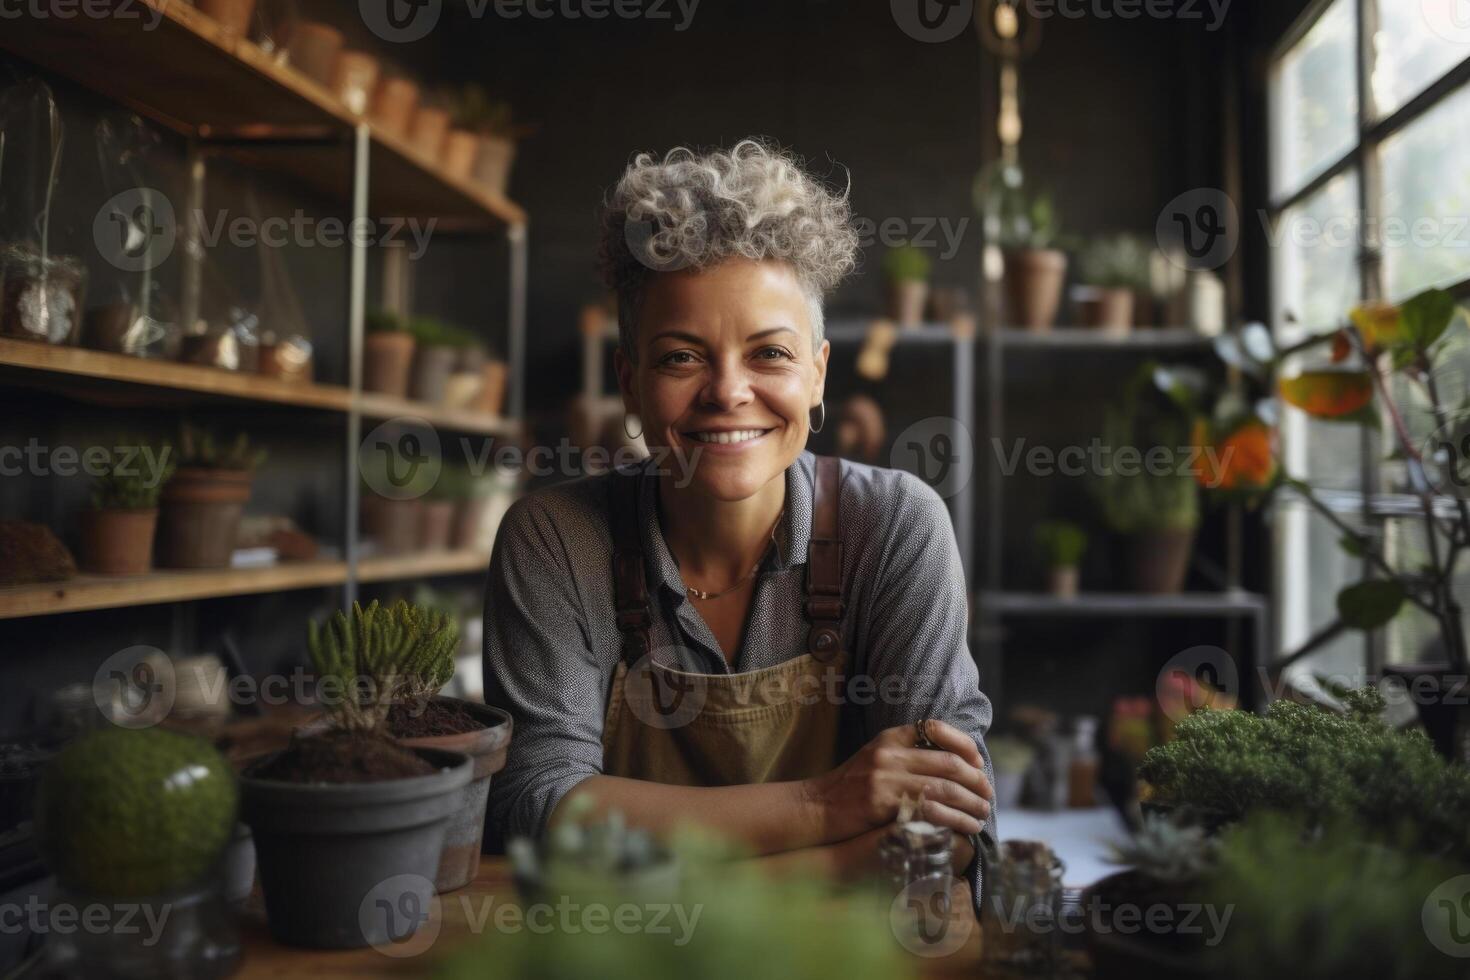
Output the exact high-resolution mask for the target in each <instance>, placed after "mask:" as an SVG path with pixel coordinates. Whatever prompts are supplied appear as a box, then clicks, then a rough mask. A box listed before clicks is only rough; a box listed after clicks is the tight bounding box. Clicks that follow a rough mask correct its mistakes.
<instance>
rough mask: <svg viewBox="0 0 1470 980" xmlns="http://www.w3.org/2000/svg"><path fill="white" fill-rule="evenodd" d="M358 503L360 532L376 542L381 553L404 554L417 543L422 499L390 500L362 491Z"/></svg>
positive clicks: (414, 547)
mask: <svg viewBox="0 0 1470 980" xmlns="http://www.w3.org/2000/svg"><path fill="white" fill-rule="evenodd" d="M361 507H362V531H363V534H365V535H366V536H367V537H369V538H371V539H372V540H373V541H374V542H375V543H376V544H377V546H378V552H379V553H380V554H384V555H406V554H410V553H412V552H413V551H414V549H416V548H417V547H418V544H419V522H420V519H421V518H420V516H419V515H420V514H421V513H422V511H423V508H424V502H423V501H422V500H420V499H419V498H417V497H413V498H410V499H408V500H393V499H392V498H390V497H382V496H379V495H378V494H375V493H365V494H363V497H362V504H361Z"/></svg>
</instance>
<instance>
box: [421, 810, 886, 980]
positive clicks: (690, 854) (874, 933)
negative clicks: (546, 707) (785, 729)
mask: <svg viewBox="0 0 1470 980" xmlns="http://www.w3.org/2000/svg"><path fill="white" fill-rule="evenodd" d="M672 852H673V855H674V859H675V860H676V861H677V864H678V869H679V880H678V893H677V896H676V898H675V899H674V900H673V901H672V902H669V901H667V900H665V899H649V898H644V897H642V896H641V895H640V894H638V893H637V891H636V890H635V891H634V892H632V893H630V892H628V891H627V890H625V888H624V882H625V876H624V875H621V874H619V873H617V872H608V873H603V874H600V875H599V874H596V873H586V874H583V875H581V876H579V879H578V887H577V888H576V889H575V890H573V891H569V892H562V891H559V890H558V891H555V892H554V893H546V894H543V895H542V896H541V897H540V901H541V902H543V903H544V906H545V908H546V914H545V916H544V921H545V922H546V923H549V924H550V929H549V930H547V931H541V928H540V926H538V930H537V931H532V930H531V929H529V928H525V927H524V926H523V927H521V928H519V929H515V930H514V931H505V932H501V931H499V930H488V932H489V933H490V934H489V935H486V936H485V937H484V938H482V939H481V940H478V941H476V942H473V943H470V944H468V945H466V946H463V947H460V948H458V949H456V950H455V951H454V952H452V953H451V954H450V955H449V956H447V957H446V958H445V959H443V960H440V961H439V962H438V963H437V964H436V966H437V969H436V971H435V973H434V975H435V976H436V977H438V978H440V980H481V978H484V977H497V978H500V977H507V978H508V977H515V978H546V977H564V978H569V980H570V978H573V977H597V978H598V980H666V978H667V980H676V978H677V980H683V978H693V977H697V978H699V980H749V978H750V977H751V976H753V975H756V976H762V977H781V978H786V980H805V978H812V980H826V978H828V977H841V978H843V980H901V978H904V977H908V976H912V974H913V972H914V970H913V963H914V959H913V957H911V956H909V955H908V954H906V953H904V952H903V951H902V949H901V948H900V947H899V946H898V944H897V942H896V941H895V940H894V938H893V933H892V930H891V927H890V926H889V921H888V909H887V902H882V903H880V902H877V901H875V900H874V897H873V896H872V895H871V894H860V895H852V894H848V895H843V894H840V893H834V889H833V886H832V884H831V883H830V882H829V881H827V880H825V879H820V878H813V877H807V876H802V875H797V874H794V873H790V872H782V873H780V874H779V875H776V874H772V873H770V872H767V871H764V870H762V869H760V868H759V867H757V866H755V865H753V864H752V863H750V862H748V861H739V860H732V859H733V858H735V857H737V855H735V854H733V853H732V852H731V851H730V850H729V848H728V847H725V846H722V845H720V844H718V843H715V842H712V841H710V840H709V839H707V838H700V837H698V836H692V835H687V834H686V835H680V836H679V837H677V838H676V839H675V840H674V841H673V843H672ZM563 906H564V907H567V908H569V909H570V910H571V911H570V912H569V913H568V914H569V920H566V921H567V922H568V923H569V925H570V928H567V927H566V926H565V925H564V920H563V918H562V917H561V914H560V913H559V911H558V909H559V908H560V907H563ZM630 906H631V907H632V908H633V909H636V910H637V914H638V915H640V916H641V919H640V920H639V921H641V922H642V924H643V925H645V926H648V925H650V924H653V923H654V919H655V915H657V916H658V917H659V919H658V922H659V928H660V929H662V930H666V931H654V930H653V929H649V928H636V927H635V928H625V929H619V928H618V927H617V925H616V923H617V922H618V914H619V910H620V909H627V911H625V912H624V913H623V914H624V915H627V916H632V915H633V914H635V913H634V912H633V911H632V909H629V907H630ZM594 908H600V909H601V911H600V912H599V913H597V914H599V915H600V917H601V918H600V921H601V923H602V928H601V929H600V931H598V932H593V931H589V929H588V928H584V927H583V920H582V918H581V916H582V914H583V912H584V910H588V909H594ZM661 908H662V909H663V911H662V912H659V911H658V910H659V909H661ZM681 913H682V916H683V918H682V919H681V918H680V914H681ZM537 921H538V922H539V921H541V920H537Z"/></svg>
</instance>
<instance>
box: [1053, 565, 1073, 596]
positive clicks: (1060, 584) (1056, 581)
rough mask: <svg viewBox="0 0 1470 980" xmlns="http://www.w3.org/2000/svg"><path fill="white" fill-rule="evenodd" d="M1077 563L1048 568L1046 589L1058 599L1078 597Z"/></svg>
mask: <svg viewBox="0 0 1470 980" xmlns="http://www.w3.org/2000/svg"><path fill="white" fill-rule="evenodd" d="M1077 579H1078V570H1077V566H1076V565H1063V566H1059V567H1056V568H1051V569H1048V570H1047V583H1046V590H1047V591H1048V592H1050V593H1051V594H1052V595H1054V596H1056V597H1057V598H1058V599H1075V598H1077Z"/></svg>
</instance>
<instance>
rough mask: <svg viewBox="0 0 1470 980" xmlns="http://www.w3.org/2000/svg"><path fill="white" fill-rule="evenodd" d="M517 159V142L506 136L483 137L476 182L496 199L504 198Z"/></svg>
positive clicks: (476, 157) (476, 161)
mask: <svg viewBox="0 0 1470 980" xmlns="http://www.w3.org/2000/svg"><path fill="white" fill-rule="evenodd" d="M515 159H516V144H515V140H510V139H506V138H505V137H504V136H481V137H480V149H479V152H478V153H477V154H476V155H475V182H476V183H478V184H479V185H480V186H481V187H483V188H485V189H486V190H487V191H489V192H490V193H492V194H494V195H495V196H496V197H504V196H505V192H506V188H507V187H508V186H509V185H510V168H511V166H512V165H513V164H514V163H515Z"/></svg>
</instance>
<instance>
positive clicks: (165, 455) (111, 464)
mask: <svg viewBox="0 0 1470 980" xmlns="http://www.w3.org/2000/svg"><path fill="white" fill-rule="evenodd" d="M172 456H173V448H172V447H171V446H168V445H165V446H163V447H162V448H160V449H157V450H154V449H151V448H148V447H136V448H134V449H127V450H124V449H113V450H112V454H111V456H110V458H109V459H108V461H107V468H106V471H105V472H103V473H100V474H98V475H97V476H96V477H95V478H94V479H93V480H92V508H93V509H94V510H152V509H153V508H155V507H157V506H158V495H159V494H160V493H161V492H162V491H163V485H164V484H165V483H167V482H168V479H169V477H171V476H173V473H174V469H175V467H176V463H175V462H174V460H173V459H172V458H171V457H172ZM150 460H151V461H152V462H151V463H150V462H149V461H150ZM155 466H156V467H157V469H156V470H155V469H154V467H155Z"/></svg>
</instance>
